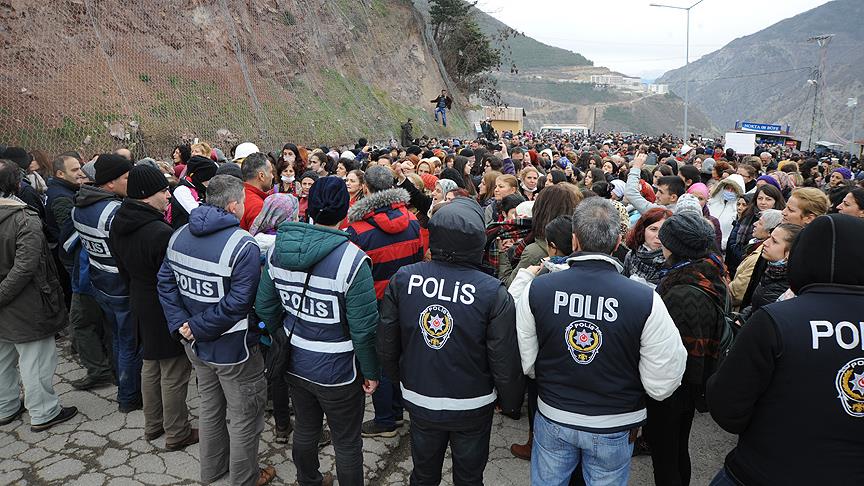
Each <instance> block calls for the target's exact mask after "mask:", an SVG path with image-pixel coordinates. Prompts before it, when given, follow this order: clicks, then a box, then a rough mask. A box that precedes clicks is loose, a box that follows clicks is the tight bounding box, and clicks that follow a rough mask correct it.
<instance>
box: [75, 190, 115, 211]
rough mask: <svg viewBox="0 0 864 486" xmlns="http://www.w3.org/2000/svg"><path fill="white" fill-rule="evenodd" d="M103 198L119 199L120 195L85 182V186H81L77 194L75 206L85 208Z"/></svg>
mask: <svg viewBox="0 0 864 486" xmlns="http://www.w3.org/2000/svg"><path fill="white" fill-rule="evenodd" d="M103 199H117V200H119V199H120V197H119V196H117V195H116V194H114V193H113V192H111V191H106V190H105V189H102V188H99V187H96V186H91V185H89V184H84V185H83V186H81V189H79V190H78V195H77V196H75V206H76V207H79V208H83V207H86V206H90V205H91V204H96V203H97V202H99V201H101V200H103Z"/></svg>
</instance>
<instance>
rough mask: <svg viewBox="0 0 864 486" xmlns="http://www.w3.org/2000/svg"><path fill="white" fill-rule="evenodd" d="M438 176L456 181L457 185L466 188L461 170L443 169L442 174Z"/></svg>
mask: <svg viewBox="0 0 864 486" xmlns="http://www.w3.org/2000/svg"><path fill="white" fill-rule="evenodd" d="M438 178H439V179H449V180H451V181H453V182H455V183H456V187H461V188H462V189H465V179H463V178H462V174H460V173H459V171H458V170H456V169H453V168H449V169H444V170H442V171H441V175H440V176H439V177H438Z"/></svg>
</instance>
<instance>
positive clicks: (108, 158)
mask: <svg viewBox="0 0 864 486" xmlns="http://www.w3.org/2000/svg"><path fill="white" fill-rule="evenodd" d="M95 167H96V178H95V179H94V180H93V182H94V183H95V184H96V185H97V186H101V185H103V184H107V183H109V182H111V181H113V180H114V179H117V178H119V177H121V176H122V175H123V174H125V173H127V172H129V171H130V170H131V169H132V162H130V161H129V159H127V158H126V157H123V156H120V155H114V154H101V155H99V157H98V158H97V159H96V164H95ZM163 179H164V177H163Z"/></svg>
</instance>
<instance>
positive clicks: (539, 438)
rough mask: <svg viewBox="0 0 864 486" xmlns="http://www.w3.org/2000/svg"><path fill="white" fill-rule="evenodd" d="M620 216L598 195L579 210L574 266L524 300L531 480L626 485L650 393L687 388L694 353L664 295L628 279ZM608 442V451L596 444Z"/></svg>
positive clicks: (521, 329)
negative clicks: (531, 382) (620, 250)
mask: <svg viewBox="0 0 864 486" xmlns="http://www.w3.org/2000/svg"><path fill="white" fill-rule="evenodd" d="M620 243H621V236H620V225H619V220H618V211H617V210H616V209H615V207H614V206H613V205H612V203H611V202H610V201H608V200H606V199H602V198H599V197H595V198H589V199H586V200H584V201H582V202H581V203H580V204H579V205H578V206H576V210H575V211H574V213H573V250H574V251H575V253H574V254H573V255H572V256H570V258H568V260H567V263H568V264H569V265H570V268H569V269H567V270H562V271H559V272H555V273H549V274H546V275H541V276H539V277H537V278H535V279H534V280H533V281H531V283H530V284H529V285H528V287H527V288H526V290H525V291H524V292H523V293H522V297H521V298H520V299H519V302H518V303H517V320H516V323H517V324H516V325H517V333H518V336H519V351H520V353H521V357H522V369H523V370H524V371H525V373H526V374H527V375H528V376H530V377H536V378H535V379H536V381H537V393H538V398H537V414H536V415H535V416H534V445H533V448H532V450H531V484H532V485H534V486H548V485H561V486H564V485H566V484H567V483H568V480H569V478H570V475H571V474H572V473H573V470H574V469H575V468H576V466H577V464H580V463H581V464H582V468H583V476H584V478H585V480H586V482H587V483H588V484H592V483H595V482H598V481H600V479H601V478H602V480H603V483H602V484H626V483H627V478H628V474H629V466H630V455H631V453H632V451H633V443H632V442H633V441H632V439H635V430H636V428H637V427H639V426H640V425H642V424H644V423H645V420H646V417H647V412H646V409H645V399H644V396H645V393H646V392H647V394H648V395H649V396H650V397H652V398H654V399H656V400H663V399H664V398H666V397H668V396H670V395H671V394H672V393H673V392H674V391H675V389H676V388H678V386H679V385H680V384H681V377H682V376H683V374H684V367H685V364H686V358H687V352H686V350H685V349H684V345H683V344H682V342H681V336H680V334H679V333H678V329H677V328H676V327H675V323H674V322H673V321H672V318H671V317H670V316H669V312H668V311H667V310H666V306H665V305H664V304H663V300H662V299H661V298H660V296H659V295H657V294H656V293H654V292H653V291H652V290H651V289H650V288H649V287H646V286H644V285H642V284H640V283H638V282H636V281H634V280H630V279H628V278H627V277H624V276H623V275H621V273H620V272H621V270H622V267H621V264H620V263H619V262H618V260H617V259H615V258H613V257H612V256H610V255H611V253H612V252H613V251H615V249H616V248H617V246H618V245H619V244H620ZM598 443H602V444H603V446H602V447H598V446H597V444H598Z"/></svg>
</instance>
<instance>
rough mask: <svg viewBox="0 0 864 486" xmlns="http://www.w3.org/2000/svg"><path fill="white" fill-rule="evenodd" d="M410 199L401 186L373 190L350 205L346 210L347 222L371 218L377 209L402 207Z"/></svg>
mask: <svg viewBox="0 0 864 486" xmlns="http://www.w3.org/2000/svg"><path fill="white" fill-rule="evenodd" d="M410 200H411V196H409V195H408V191H406V190H405V189H401V188H393V189H385V190H383V191H378V192H373V193H372V194H369V195H368V196H366V197H364V198H363V199H360V200H359V201H357V202H356V203H354V205H353V206H351V208H350V209H349V210H348V222H349V223H354V222H356V221H362V220H364V219H371V218H373V217H374V216H375V214H374V213H376V212H380V211H378V210H387V209H397V208H404V207H406V206H408V201H410Z"/></svg>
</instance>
